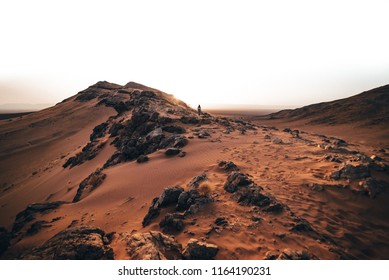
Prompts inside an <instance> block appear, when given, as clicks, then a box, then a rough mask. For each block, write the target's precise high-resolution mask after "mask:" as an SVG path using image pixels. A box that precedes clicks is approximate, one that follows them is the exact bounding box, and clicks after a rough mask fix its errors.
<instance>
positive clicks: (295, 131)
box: [291, 129, 300, 138]
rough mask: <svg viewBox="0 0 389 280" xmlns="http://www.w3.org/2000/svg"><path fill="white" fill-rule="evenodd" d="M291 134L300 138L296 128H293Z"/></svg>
mask: <svg viewBox="0 0 389 280" xmlns="http://www.w3.org/2000/svg"><path fill="white" fill-rule="evenodd" d="M291 134H292V136H293V137H294V138H300V131H299V130H297V129H295V130H293V131H292V133H291Z"/></svg>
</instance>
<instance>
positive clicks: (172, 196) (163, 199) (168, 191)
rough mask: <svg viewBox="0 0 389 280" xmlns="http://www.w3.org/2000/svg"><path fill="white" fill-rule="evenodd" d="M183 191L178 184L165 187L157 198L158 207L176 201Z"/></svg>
mask: <svg viewBox="0 0 389 280" xmlns="http://www.w3.org/2000/svg"><path fill="white" fill-rule="evenodd" d="M183 191H184V189H183V188H181V187H180V186H175V187H166V188H165V189H164V190H163V192H162V194H161V196H160V197H159V199H158V203H159V205H160V207H165V206H168V205H170V204H174V203H177V201H178V197H179V196H180V194H181V193H182V192H183Z"/></svg>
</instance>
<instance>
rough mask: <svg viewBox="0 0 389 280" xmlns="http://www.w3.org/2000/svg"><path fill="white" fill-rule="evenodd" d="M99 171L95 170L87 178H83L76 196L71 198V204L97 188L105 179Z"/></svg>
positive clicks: (104, 175)
mask: <svg viewBox="0 0 389 280" xmlns="http://www.w3.org/2000/svg"><path fill="white" fill-rule="evenodd" d="M106 176H107V175H106V174H104V173H103V172H102V171H101V169H98V170H96V171H95V172H93V173H91V174H90V175H89V176H88V177H87V178H85V179H84V180H83V181H82V182H81V183H80V185H79V187H78V190H77V193H76V195H75V196H74V198H73V202H78V201H80V200H81V199H82V198H84V197H85V196H87V195H88V194H89V193H91V192H92V191H93V190H95V189H96V188H97V187H99V186H100V185H101V184H102V183H103V181H104V180H105V178H106Z"/></svg>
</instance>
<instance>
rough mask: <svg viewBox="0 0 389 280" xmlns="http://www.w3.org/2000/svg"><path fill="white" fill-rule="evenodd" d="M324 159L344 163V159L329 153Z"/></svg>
mask: <svg viewBox="0 0 389 280" xmlns="http://www.w3.org/2000/svg"><path fill="white" fill-rule="evenodd" d="M324 160H326V161H330V162H337V163H342V160H341V159H340V158H339V157H337V156H334V155H327V156H325V157H324Z"/></svg>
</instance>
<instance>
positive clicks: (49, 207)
mask: <svg viewBox="0 0 389 280" xmlns="http://www.w3.org/2000/svg"><path fill="white" fill-rule="evenodd" d="M65 203H66V202H65V201H55V202H46V203H33V204H30V205H28V206H27V207H26V209H24V210H23V211H21V212H19V213H18V214H17V215H16V218H15V222H14V224H13V227H12V232H13V233H17V232H19V231H20V230H21V229H22V228H23V227H24V226H25V225H26V224H27V223H29V222H31V221H33V220H34V219H35V218H36V215H37V214H39V213H42V214H47V213H49V212H51V211H53V210H55V209H57V208H58V207H60V206H61V205H62V204H65Z"/></svg>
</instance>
